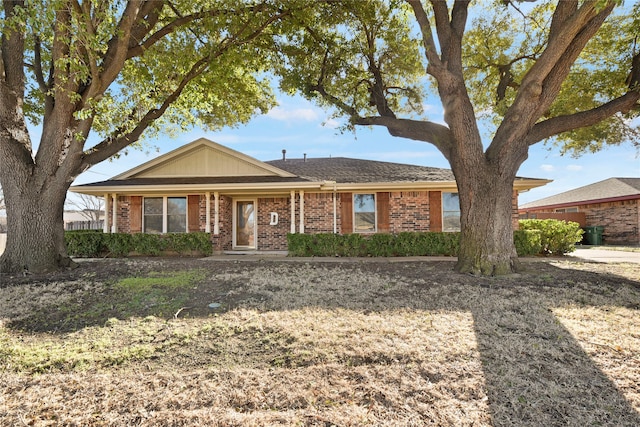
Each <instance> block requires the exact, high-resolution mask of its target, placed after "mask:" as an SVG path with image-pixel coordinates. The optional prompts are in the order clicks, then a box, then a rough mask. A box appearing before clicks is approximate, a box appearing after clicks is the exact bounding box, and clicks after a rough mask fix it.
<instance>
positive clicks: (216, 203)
mask: <svg viewBox="0 0 640 427" xmlns="http://www.w3.org/2000/svg"><path fill="white" fill-rule="evenodd" d="M213 234H220V193H218V192H217V191H216V192H215V193H213Z"/></svg>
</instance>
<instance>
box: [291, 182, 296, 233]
mask: <svg viewBox="0 0 640 427" xmlns="http://www.w3.org/2000/svg"><path fill="white" fill-rule="evenodd" d="M295 232H296V192H295V191H294V190H292V191H291V234H295Z"/></svg>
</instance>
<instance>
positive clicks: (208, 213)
mask: <svg viewBox="0 0 640 427" xmlns="http://www.w3.org/2000/svg"><path fill="white" fill-rule="evenodd" d="M204 196H205V197H206V198H207V201H206V203H205V206H206V207H205V209H206V214H205V216H206V221H207V222H206V224H205V226H204V231H205V232H206V233H211V192H209V191H207V192H206V193H204Z"/></svg>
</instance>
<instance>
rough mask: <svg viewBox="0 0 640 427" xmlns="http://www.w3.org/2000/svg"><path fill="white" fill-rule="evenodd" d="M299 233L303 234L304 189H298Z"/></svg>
mask: <svg viewBox="0 0 640 427" xmlns="http://www.w3.org/2000/svg"><path fill="white" fill-rule="evenodd" d="M299 230H300V234H304V191H302V190H300V227H299Z"/></svg>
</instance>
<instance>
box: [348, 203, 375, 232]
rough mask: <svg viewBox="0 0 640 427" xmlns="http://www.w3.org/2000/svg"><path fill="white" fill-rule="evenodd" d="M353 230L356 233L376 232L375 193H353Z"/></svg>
mask: <svg viewBox="0 0 640 427" xmlns="http://www.w3.org/2000/svg"><path fill="white" fill-rule="evenodd" d="M353 231H354V232H356V233H375V232H376V196H375V194H354V195H353Z"/></svg>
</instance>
